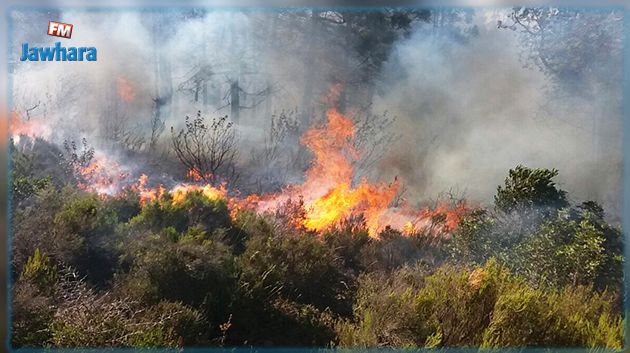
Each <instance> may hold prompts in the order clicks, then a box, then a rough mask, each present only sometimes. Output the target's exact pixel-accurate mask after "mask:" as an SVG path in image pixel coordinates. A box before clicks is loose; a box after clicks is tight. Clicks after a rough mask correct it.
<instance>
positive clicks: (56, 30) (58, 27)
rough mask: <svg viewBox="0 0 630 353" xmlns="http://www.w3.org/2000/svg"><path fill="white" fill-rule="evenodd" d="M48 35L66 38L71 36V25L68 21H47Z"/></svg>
mask: <svg viewBox="0 0 630 353" xmlns="http://www.w3.org/2000/svg"><path fill="white" fill-rule="evenodd" d="M48 35H49V36H55V37H61V38H68V39H70V37H72V25H71V24H69V23H61V22H54V21H50V22H48Z"/></svg>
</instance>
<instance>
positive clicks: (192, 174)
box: [186, 168, 212, 181]
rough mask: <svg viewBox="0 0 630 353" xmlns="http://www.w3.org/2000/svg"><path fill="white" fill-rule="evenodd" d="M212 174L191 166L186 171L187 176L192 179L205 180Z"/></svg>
mask: <svg viewBox="0 0 630 353" xmlns="http://www.w3.org/2000/svg"><path fill="white" fill-rule="evenodd" d="M211 176H212V174H210V173H206V174H202V173H201V172H200V171H199V169H197V168H190V169H189V170H188V172H187V173H186V177H187V178H189V179H190V180H192V181H204V180H209V179H210V177H211Z"/></svg>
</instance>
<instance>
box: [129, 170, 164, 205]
mask: <svg viewBox="0 0 630 353" xmlns="http://www.w3.org/2000/svg"><path fill="white" fill-rule="evenodd" d="M148 182H149V177H148V176H147V175H146V174H142V175H140V178H138V183H137V184H136V185H132V186H131V187H130V189H131V190H132V191H135V192H137V193H138V195H139V196H140V204H141V205H143V206H144V205H146V204H148V203H150V202H153V201H155V200H159V199H160V198H161V197H162V196H163V195H164V194H165V193H166V188H165V187H164V186H163V185H159V186H158V187H156V188H149V187H148V186H147V184H148Z"/></svg>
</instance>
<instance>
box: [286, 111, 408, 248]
mask: <svg viewBox="0 0 630 353" xmlns="http://www.w3.org/2000/svg"><path fill="white" fill-rule="evenodd" d="M326 116H327V118H328V119H327V124H326V125H325V126H323V127H316V128H312V129H310V130H308V131H307V132H306V133H305V134H304V136H303V137H302V140H301V142H302V143H303V144H304V145H305V146H307V147H308V148H309V149H310V150H311V151H312V152H313V154H314V155H315V158H314V160H313V163H312V164H311V167H310V168H309V169H308V170H307V171H306V173H305V176H306V180H305V182H304V183H303V184H302V185H297V186H293V187H291V188H289V189H288V190H291V193H293V194H294V195H293V196H294V198H295V196H297V195H299V196H302V197H303V198H304V203H305V208H306V216H305V219H304V222H303V224H304V226H305V227H306V228H308V229H312V230H322V229H325V228H328V227H330V226H333V225H335V224H338V223H339V222H341V221H343V220H344V219H347V218H349V217H353V216H363V217H364V219H365V222H366V225H367V227H368V230H369V233H370V234H371V235H373V236H374V235H376V234H377V232H378V230H379V228H380V225H379V220H380V217H381V216H382V215H383V214H384V213H385V212H386V211H387V209H388V207H389V205H390V204H391V202H392V200H393V199H394V197H395V195H396V192H397V191H398V188H399V183H398V182H397V181H396V182H394V183H393V184H391V185H385V184H384V183H379V184H370V183H368V181H367V180H365V179H364V180H361V182H360V183H359V185H358V186H357V187H356V188H353V187H352V185H351V184H352V177H353V168H352V162H353V161H355V160H357V159H358V158H359V153H358V151H357V150H356V149H355V148H354V146H353V144H352V141H353V138H354V134H355V130H354V124H353V123H352V120H350V119H349V118H348V117H346V116H344V115H343V114H341V113H340V112H339V111H338V110H337V109H336V108H332V109H330V110H329V111H328V112H327V114H326Z"/></svg>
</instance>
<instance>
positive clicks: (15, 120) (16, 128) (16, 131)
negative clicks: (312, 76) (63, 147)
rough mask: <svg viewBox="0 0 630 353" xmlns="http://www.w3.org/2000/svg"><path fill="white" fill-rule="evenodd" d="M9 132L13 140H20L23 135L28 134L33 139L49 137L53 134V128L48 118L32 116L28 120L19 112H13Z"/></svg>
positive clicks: (17, 141)
mask: <svg viewBox="0 0 630 353" xmlns="http://www.w3.org/2000/svg"><path fill="white" fill-rule="evenodd" d="M9 132H10V134H11V137H12V138H13V141H15V142H16V143H19V142H20V137H21V136H28V137H30V138H32V139H35V138H43V139H47V138H49V137H50V135H52V129H51V128H50V126H49V125H48V123H47V121H46V120H43V119H42V118H38V117H32V118H30V119H28V120H26V119H23V118H22V117H21V114H20V113H18V112H15V111H14V112H11V122H10V126H9Z"/></svg>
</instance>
